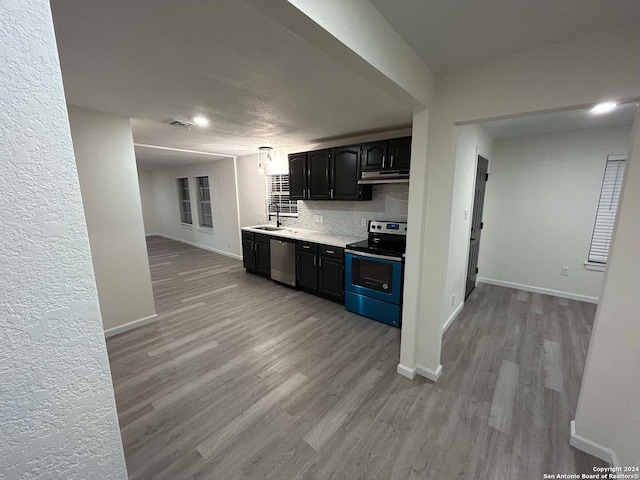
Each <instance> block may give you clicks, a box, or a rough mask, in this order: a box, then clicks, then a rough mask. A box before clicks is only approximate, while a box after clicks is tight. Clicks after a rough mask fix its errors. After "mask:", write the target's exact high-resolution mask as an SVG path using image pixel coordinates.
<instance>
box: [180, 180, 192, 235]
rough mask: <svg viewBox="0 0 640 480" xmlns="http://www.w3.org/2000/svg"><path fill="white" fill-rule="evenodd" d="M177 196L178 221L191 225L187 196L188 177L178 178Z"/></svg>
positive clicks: (189, 205)
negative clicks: (178, 201)
mask: <svg viewBox="0 0 640 480" xmlns="http://www.w3.org/2000/svg"><path fill="white" fill-rule="evenodd" d="M178 198H179V199H180V204H179V207H180V221H181V222H182V223H188V224H189V225H191V223H192V219H191V199H190V198H189V179H188V178H179V179H178Z"/></svg>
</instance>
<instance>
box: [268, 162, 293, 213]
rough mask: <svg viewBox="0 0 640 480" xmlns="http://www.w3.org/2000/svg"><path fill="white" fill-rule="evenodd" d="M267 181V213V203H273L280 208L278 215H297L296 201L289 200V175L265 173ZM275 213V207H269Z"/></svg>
mask: <svg viewBox="0 0 640 480" xmlns="http://www.w3.org/2000/svg"><path fill="white" fill-rule="evenodd" d="M265 178H266V181H267V213H268V210H269V207H268V206H269V205H270V204H272V203H275V204H276V205H278V207H279V208H280V215H281V216H285V217H297V216H298V202H297V201H296V200H293V201H292V200H289V175H288V174H286V173H283V174H279V175H265ZM271 212H272V213H275V208H273V207H271Z"/></svg>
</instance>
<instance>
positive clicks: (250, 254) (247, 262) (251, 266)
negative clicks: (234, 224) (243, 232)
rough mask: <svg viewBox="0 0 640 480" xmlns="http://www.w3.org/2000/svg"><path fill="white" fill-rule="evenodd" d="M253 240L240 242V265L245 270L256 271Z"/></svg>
mask: <svg viewBox="0 0 640 480" xmlns="http://www.w3.org/2000/svg"><path fill="white" fill-rule="evenodd" d="M255 244H256V242H254V241H253V240H242V263H243V264H244V268H246V269H247V270H255V269H256V254H255V251H254V245H255Z"/></svg>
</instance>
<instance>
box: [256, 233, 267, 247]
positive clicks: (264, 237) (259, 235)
mask: <svg viewBox="0 0 640 480" xmlns="http://www.w3.org/2000/svg"><path fill="white" fill-rule="evenodd" d="M255 235H256V243H266V244H267V245H269V242H270V241H271V235H263V234H262V233H256V234H255Z"/></svg>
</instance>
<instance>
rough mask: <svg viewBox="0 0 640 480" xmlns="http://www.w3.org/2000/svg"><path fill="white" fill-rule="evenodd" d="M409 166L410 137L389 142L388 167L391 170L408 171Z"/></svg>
mask: <svg viewBox="0 0 640 480" xmlns="http://www.w3.org/2000/svg"><path fill="white" fill-rule="evenodd" d="M410 165H411V137H403V138H394V139H392V140H389V167H388V168H390V169H393V170H409V166H410Z"/></svg>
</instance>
